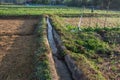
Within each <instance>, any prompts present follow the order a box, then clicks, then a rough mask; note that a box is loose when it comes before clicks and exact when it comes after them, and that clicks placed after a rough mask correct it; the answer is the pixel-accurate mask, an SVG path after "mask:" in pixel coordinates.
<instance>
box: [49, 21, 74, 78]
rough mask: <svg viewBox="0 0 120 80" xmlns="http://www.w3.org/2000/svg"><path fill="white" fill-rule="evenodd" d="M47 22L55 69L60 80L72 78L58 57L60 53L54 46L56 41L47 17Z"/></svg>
mask: <svg viewBox="0 0 120 80" xmlns="http://www.w3.org/2000/svg"><path fill="white" fill-rule="evenodd" d="M47 24H48V40H49V43H50V46H51V49H52V52H53V58H54V61H55V65H56V70H57V73H58V75H59V77H60V80H73V79H72V77H71V74H70V71H69V69H68V67H67V66H66V64H65V62H64V60H62V59H58V56H60V55H59V54H58V49H57V47H56V43H55V41H54V38H53V33H52V26H51V24H50V22H49V19H47Z"/></svg>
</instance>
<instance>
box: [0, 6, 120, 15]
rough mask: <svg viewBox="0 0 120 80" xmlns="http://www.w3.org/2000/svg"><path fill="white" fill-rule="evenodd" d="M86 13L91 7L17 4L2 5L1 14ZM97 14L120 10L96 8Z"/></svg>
mask: <svg viewBox="0 0 120 80" xmlns="http://www.w3.org/2000/svg"><path fill="white" fill-rule="evenodd" d="M83 13H85V15H86V16H89V15H90V14H91V10H90V9H85V10H84V12H83V9H82V8H75V7H65V6H63V7H62V6H23V5H22V6H20V5H19V6H16V5H12V6H11V5H0V15H40V14H57V15H59V16H80V15H81V14H83ZM94 14H95V15H97V14H98V15H101V16H102V15H103V14H108V15H111V16H118V15H120V12H119V11H109V13H105V10H95V12H94Z"/></svg>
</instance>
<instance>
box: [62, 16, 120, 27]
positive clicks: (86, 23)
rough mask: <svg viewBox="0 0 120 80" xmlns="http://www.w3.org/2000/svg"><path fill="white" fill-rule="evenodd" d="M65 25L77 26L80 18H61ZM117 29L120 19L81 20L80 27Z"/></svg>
mask: <svg viewBox="0 0 120 80" xmlns="http://www.w3.org/2000/svg"><path fill="white" fill-rule="evenodd" d="M63 20H64V22H65V24H71V25H73V26H78V23H79V21H80V18H63ZM104 26H106V27H118V26H120V18H107V19H105V18H95V17H92V18H88V17H85V18H82V22H81V27H104Z"/></svg>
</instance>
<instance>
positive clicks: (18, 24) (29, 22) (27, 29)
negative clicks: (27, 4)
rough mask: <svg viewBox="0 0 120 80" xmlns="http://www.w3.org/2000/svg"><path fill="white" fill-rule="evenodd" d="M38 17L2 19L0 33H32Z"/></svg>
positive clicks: (0, 20)
mask: <svg viewBox="0 0 120 80" xmlns="http://www.w3.org/2000/svg"><path fill="white" fill-rule="evenodd" d="M37 22H38V19H12V20H11V19H0V35H12V34H15V35H17V34H18V35H24V34H31V33H32V32H33V30H34V28H35V27H33V26H35V25H36V24H37Z"/></svg>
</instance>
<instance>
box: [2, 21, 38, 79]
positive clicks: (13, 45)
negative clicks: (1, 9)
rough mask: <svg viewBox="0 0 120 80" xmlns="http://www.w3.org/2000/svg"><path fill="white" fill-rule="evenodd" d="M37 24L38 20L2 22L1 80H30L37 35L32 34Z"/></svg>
mask: <svg viewBox="0 0 120 80" xmlns="http://www.w3.org/2000/svg"><path fill="white" fill-rule="evenodd" d="M36 23H37V20H21V19H20V20H19V19H18V20H17V19H16V20H0V80H30V77H31V74H32V71H33V63H32V62H33V61H32V60H33V54H34V51H35V50H36V41H35V38H36V35H33V34H31V33H33V31H34V25H35V24H36ZM1 34H2V35H1ZM6 34H12V35H6ZM14 34H15V35H14ZM19 34H23V35H22V36H21V35H19ZM26 34H31V35H29V36H28V35H26Z"/></svg>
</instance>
